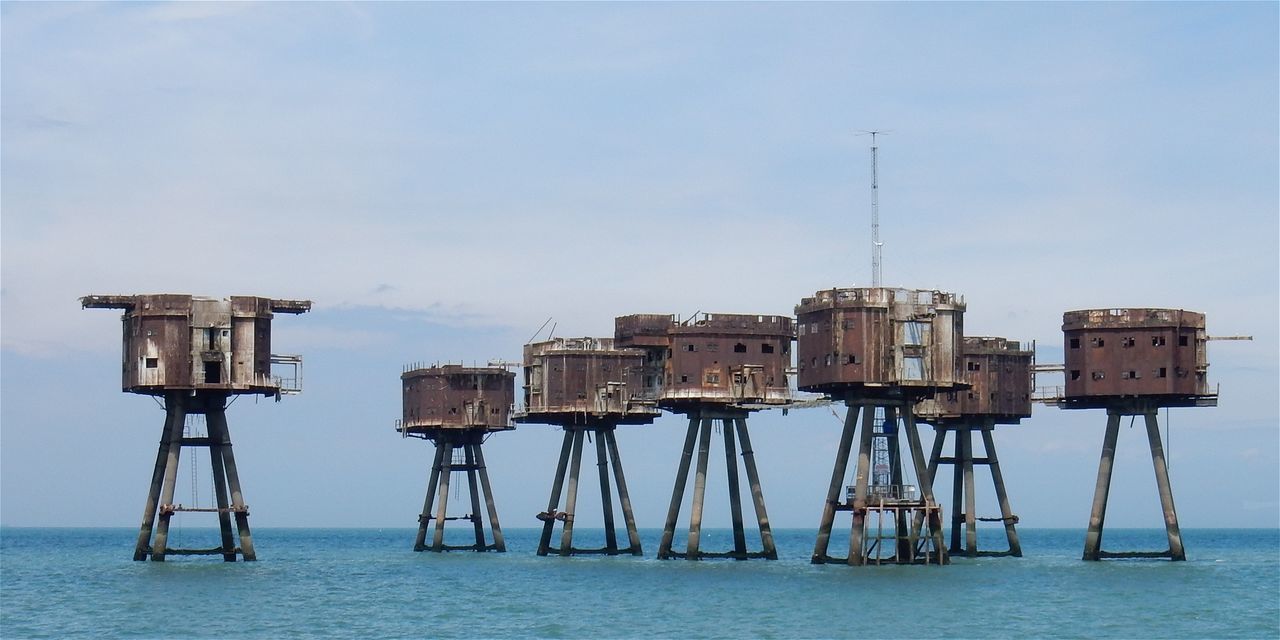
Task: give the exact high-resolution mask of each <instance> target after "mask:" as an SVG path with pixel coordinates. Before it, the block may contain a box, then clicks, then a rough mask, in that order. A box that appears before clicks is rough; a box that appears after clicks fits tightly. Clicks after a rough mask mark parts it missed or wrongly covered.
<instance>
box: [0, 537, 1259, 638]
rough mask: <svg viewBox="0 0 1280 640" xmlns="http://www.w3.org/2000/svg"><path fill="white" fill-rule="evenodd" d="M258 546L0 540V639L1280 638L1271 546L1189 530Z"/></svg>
mask: <svg viewBox="0 0 1280 640" xmlns="http://www.w3.org/2000/svg"><path fill="white" fill-rule="evenodd" d="M254 533H255V535H254V540H255V544H256V547H257V551H258V557H259V561H258V562H253V563H234V564H228V563H223V562H221V561H220V559H218V558H216V557H214V558H209V557H183V558H171V560H170V561H169V562H165V563H153V562H133V561H132V560H131V559H130V558H131V556H132V551H133V542H134V536H135V535H136V530H134V529H123V528H121V529H27V528H5V529H0V636H2V637H4V638H29V637H30V638H69V637H87V638H108V637H110V638H114V637H146V638H196V637H209V638H229V637H250V638H322V637H409V638H412V637H557V638H562V637H570V638H597V637H663V638H704V637H705V638H711V637H715V638H756V637H760V638H827V637H840V638H903V637H922V638H932V637H949V638H1031V637H1053V638H1078V637H1120V638H1152V637H1158V638H1204V637H1216V638H1238V637H1249V638H1277V637H1280V530H1275V529H1261V530H1260V529H1221V530H1214V529H1191V530H1184V531H1183V536H1184V540H1185V541H1186V546H1187V556H1188V561H1187V562H1169V561H1167V560H1111V561H1105V562H1083V561H1081V560H1080V552H1081V549H1082V546H1083V540H1084V532H1083V531H1081V530H1074V529H1020V530H1019V533H1020V535H1021V538H1022V544H1023V550H1024V553H1025V557H1023V558H979V559H965V558H956V559H955V560H954V562H953V563H952V564H951V565H950V566H945V567H936V566H935V567H924V566H909V567H892V566H882V567H871V566H869V567H859V568H852V567H847V566H842V565H823V566H815V565H811V564H809V556H810V553H811V552H812V549H813V542H814V537H815V532H814V531H813V530H809V529H792V530H777V531H775V538H776V540H777V543H778V548H779V553H780V555H781V559H779V560H778V561H772V562H771V561H765V560H751V561H745V562H741V561H733V560H704V561H700V562H689V561H685V560H665V561H660V560H656V559H655V558H654V551H655V550H656V549H657V544H658V537H659V533H660V532H659V531H656V530H642V532H641V534H642V539H643V542H644V545H645V551H646V556H645V557H642V558H634V557H629V556H627V557H614V558H609V557H599V556H592V557H574V558H559V557H548V558H540V557H538V556H536V555H535V554H534V549H535V548H536V545H537V535H538V532H537V530H533V529H510V530H507V531H506V532H505V533H506V537H507V544H508V552H507V553H484V554H477V553H473V552H451V553H445V554H431V553H414V552H413V551H411V547H412V544H413V536H414V531H413V530H410V529H269V528H267V529H258V530H255V532H254ZM176 535H179V536H182V537H183V538H185V539H178V540H177V541H176V542H177V543H178V544H179V545H182V546H200V545H201V544H205V543H207V546H214V544H215V543H214V542H212V541H213V540H215V539H216V533H215V532H214V531H212V530H195V529H185V530H182V531H180V532H177V533H176ZM983 535H984V539H986V540H991V541H996V540H999V539H1000V534H999V533H998V532H995V531H991V532H985V531H984V534H983ZM593 537H594V538H602V535H601V534H600V532H599V531H593V530H590V529H586V530H578V531H577V532H576V534H575V544H577V545H579V546H584V547H585V546H591V545H593V544H595V543H596V542H597V540H593ZM836 539H838V538H836ZM757 540H758V538H757ZM702 546H703V549H704V550H716V549H718V548H720V547H723V548H729V547H731V546H732V539H731V534H730V532H728V531H727V530H707V531H704V534H703V545H702ZM834 546H835V545H833V549H834ZM1163 546H1164V532H1163V531H1162V530H1124V529H1114V530H1112V529H1109V530H1108V531H1107V535H1106V545H1105V547H1106V548H1108V549H1112V550H1126V549H1146V550H1150V549H1159V548H1163Z"/></svg>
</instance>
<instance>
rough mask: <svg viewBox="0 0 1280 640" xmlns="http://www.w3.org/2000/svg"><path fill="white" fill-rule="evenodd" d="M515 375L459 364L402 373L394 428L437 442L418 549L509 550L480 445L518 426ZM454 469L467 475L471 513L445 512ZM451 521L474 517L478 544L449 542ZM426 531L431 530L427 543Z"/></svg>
mask: <svg viewBox="0 0 1280 640" xmlns="http://www.w3.org/2000/svg"><path fill="white" fill-rule="evenodd" d="M515 377H516V374H514V373H512V372H511V371H508V370H507V369H506V368H505V367H497V366H490V367H466V366H463V365H455V364H447V365H442V366H441V365H436V366H431V367H419V366H410V367H406V370H405V372H404V373H403V374H401V376H400V381H401V385H402V389H403V392H404V403H403V415H402V417H401V419H400V420H398V421H396V430H397V431H399V432H400V434H401V435H402V436H404V437H413V438H422V439H424V440H431V441H432V442H434V443H435V445H436V454H435V459H434V460H433V461H432V463H431V475H430V477H429V479H428V480H427V497H426V500H425V502H424V503H423V505H422V513H421V514H419V515H418V536H417V538H416V539H415V540H414V543H413V550H414V551H435V552H440V551H454V550H464V549H469V550H472V551H506V550H507V545H506V542H505V540H504V539H503V537H502V527H501V525H499V524H498V510H497V507H495V506H494V501H493V489H492V488H491V487H490V486H489V472H488V471H487V470H486V468H485V464H484V453H483V452H482V451H481V447H480V445H481V444H483V443H484V440H485V438H486V437H487V436H488V435H489V434H490V433H494V432H497V431H509V430H511V429H514V428H515V427H514V426H512V424H511V412H512V408H513V403H514V402H515ZM454 473H465V474H466V478H467V487H468V489H469V490H470V495H471V513H469V514H466V515H463V516H449V515H448V511H447V509H448V505H449V481H450V478H451V477H452V476H453V474H454ZM477 480H478V481H479V483H478V485H477ZM481 490H483V492H484V501H485V508H486V510H487V512H488V515H489V527H490V529H491V530H492V534H493V543H492V544H490V543H488V542H486V540H485V533H484V516H483V515H482V514H481V511H480V494H481ZM433 504H434V506H435V512H434V515H433V513H432V506H433ZM450 520H468V521H470V522H471V525H472V527H473V528H474V530H475V544H471V545H447V544H445V540H444V533H445V531H444V530H445V523H446V522H448V521H450ZM428 529H432V540H431V544H430V545H429V546H428V545H427V531H428Z"/></svg>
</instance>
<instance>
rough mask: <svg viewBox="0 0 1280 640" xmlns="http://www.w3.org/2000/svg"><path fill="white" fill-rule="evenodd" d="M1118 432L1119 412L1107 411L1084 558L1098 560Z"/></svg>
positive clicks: (1085, 539)
mask: <svg viewBox="0 0 1280 640" xmlns="http://www.w3.org/2000/svg"><path fill="white" fill-rule="evenodd" d="M1119 433H1120V414H1119V413H1116V412H1112V411H1108V412H1107V433H1106V435H1105V436H1103V440H1102V459H1101V460H1100V461H1099V462H1098V482H1097V485H1096V486H1095V487H1094V490H1093V507H1092V509H1091V510H1090V512H1089V531H1088V533H1086V534H1085V538H1084V556H1083V558H1082V559H1084V560H1100V559H1101V552H1102V528H1103V524H1104V523H1105V520H1106V516H1107V495H1108V494H1109V493H1110V491H1111V469H1112V466H1113V465H1114V462H1115V457H1116V438H1117V436H1118V435H1119Z"/></svg>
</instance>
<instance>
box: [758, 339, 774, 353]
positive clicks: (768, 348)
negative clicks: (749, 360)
mask: <svg viewBox="0 0 1280 640" xmlns="http://www.w3.org/2000/svg"><path fill="white" fill-rule="evenodd" d="M760 353H773V345H771V344H769V343H767V342H765V343H761V344H760Z"/></svg>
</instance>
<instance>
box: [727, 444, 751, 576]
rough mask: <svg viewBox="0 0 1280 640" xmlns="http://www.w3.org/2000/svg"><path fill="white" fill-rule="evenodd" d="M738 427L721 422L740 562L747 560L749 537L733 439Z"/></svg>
mask: <svg viewBox="0 0 1280 640" xmlns="http://www.w3.org/2000/svg"><path fill="white" fill-rule="evenodd" d="M736 426H737V425H736V424H734V422H733V421H732V420H724V421H721V427H722V429H723V430H724V461H725V470H726V471H728V474H729V514H730V517H731V518H732V522H733V553H734V554H735V556H734V557H736V558H737V559H739V560H746V559H747V535H746V532H745V531H743V528H742V495H741V493H740V490H739V487H738V455H737V446H736V445H735V443H734V439H733V430H734V428H735V427H736Z"/></svg>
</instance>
